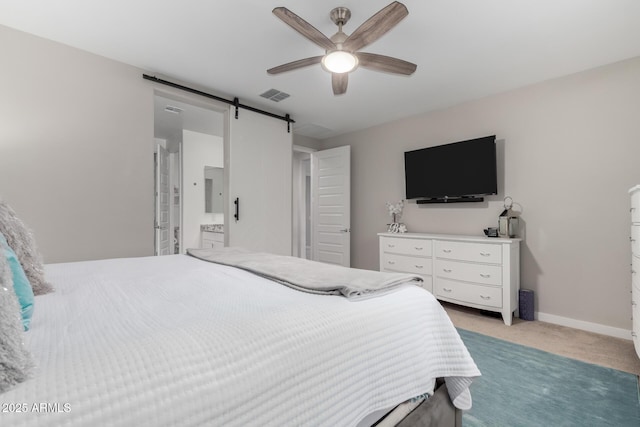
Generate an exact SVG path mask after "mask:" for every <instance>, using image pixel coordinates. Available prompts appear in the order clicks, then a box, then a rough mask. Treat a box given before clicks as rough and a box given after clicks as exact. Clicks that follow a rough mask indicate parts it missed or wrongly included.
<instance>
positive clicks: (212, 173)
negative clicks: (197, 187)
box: [204, 166, 224, 214]
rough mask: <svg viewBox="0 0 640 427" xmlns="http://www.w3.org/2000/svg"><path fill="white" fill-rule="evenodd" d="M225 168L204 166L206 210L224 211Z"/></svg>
mask: <svg viewBox="0 0 640 427" xmlns="http://www.w3.org/2000/svg"><path fill="white" fill-rule="evenodd" d="M223 170H224V168H216V167H213V166H205V167H204V212H205V213H220V214H221V213H222V179H223V178H222V176H223Z"/></svg>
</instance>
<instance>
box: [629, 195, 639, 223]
mask: <svg viewBox="0 0 640 427" xmlns="http://www.w3.org/2000/svg"><path fill="white" fill-rule="evenodd" d="M631 222H640V191H638V190H636V191H634V192H633V193H631Z"/></svg>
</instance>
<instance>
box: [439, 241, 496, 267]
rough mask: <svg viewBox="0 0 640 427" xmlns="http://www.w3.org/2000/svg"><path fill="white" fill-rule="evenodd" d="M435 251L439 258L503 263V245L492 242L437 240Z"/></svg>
mask: <svg viewBox="0 0 640 427" xmlns="http://www.w3.org/2000/svg"><path fill="white" fill-rule="evenodd" d="M435 253H436V257H438V258H448V259H455V260H461V261H473V262H487V263H491V264H501V263H502V247H501V246H500V245H492V244H490V243H470V242H450V241H446V240H436V244H435Z"/></svg>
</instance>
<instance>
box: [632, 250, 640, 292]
mask: <svg viewBox="0 0 640 427" xmlns="http://www.w3.org/2000/svg"><path fill="white" fill-rule="evenodd" d="M631 287H632V288H634V287H635V288H637V289H638V290H640V258H638V256H636V255H634V256H632V257H631Z"/></svg>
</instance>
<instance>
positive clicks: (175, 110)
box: [164, 105, 184, 114]
mask: <svg viewBox="0 0 640 427" xmlns="http://www.w3.org/2000/svg"><path fill="white" fill-rule="evenodd" d="M164 111H166V112H168V113H173V114H180V113H182V112H183V111H184V110H183V109H182V108H179V107H174V106H173V105H167V106H166V107H164Z"/></svg>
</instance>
